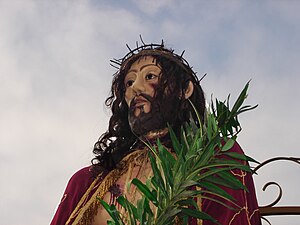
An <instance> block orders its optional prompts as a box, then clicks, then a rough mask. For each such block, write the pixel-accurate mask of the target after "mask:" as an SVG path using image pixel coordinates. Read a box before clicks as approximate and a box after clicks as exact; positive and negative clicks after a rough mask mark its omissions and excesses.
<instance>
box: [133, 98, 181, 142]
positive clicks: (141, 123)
mask: <svg viewBox="0 0 300 225" xmlns="http://www.w3.org/2000/svg"><path fill="white" fill-rule="evenodd" d="M140 96H142V97H143V98H145V99H146V100H147V101H148V102H149V103H150V111H149V112H147V113H145V112H144V109H143V107H144V106H143V105H142V106H138V107H135V98H134V99H133V100H132V101H131V103H130V106H129V111H128V122H129V126H130V128H131V131H132V132H133V133H134V134H135V135H137V136H141V135H144V134H146V133H148V132H149V131H153V130H159V129H163V128H165V127H167V125H168V124H170V125H172V124H173V123H174V121H176V118H175V116H174V114H176V113H177V112H176V110H177V109H178V106H179V99H178V98H175V97H169V96H165V95H164V96H162V98H161V99H154V98H153V97H151V96H149V95H146V94H140ZM136 108H139V109H140V113H139V115H138V116H135V113H134V112H135V110H136Z"/></svg>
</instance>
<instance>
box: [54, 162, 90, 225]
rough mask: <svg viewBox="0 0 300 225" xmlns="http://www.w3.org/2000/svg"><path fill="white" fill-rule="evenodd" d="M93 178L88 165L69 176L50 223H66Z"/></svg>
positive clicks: (57, 224) (63, 224) (55, 224)
mask: <svg viewBox="0 0 300 225" xmlns="http://www.w3.org/2000/svg"><path fill="white" fill-rule="evenodd" d="M93 180H94V179H93V178H92V175H91V172H90V167H85V168H82V169H81V170H79V171H78V172H76V173H75V174H74V175H73V176H72V177H71V179H70V180H69V182H68V185H67V187H66V190H65V192H64V195H63V197H62V199H61V202H60V203H59V205H58V208H57V210H56V212H55V215H54V217H53V219H52V221H51V223H50V225H65V224H66V222H67V221H68V219H69V217H70V215H71V213H72V212H73V210H74V209H75V208H76V206H77V204H78V202H79V201H80V199H81V197H82V196H83V195H84V194H85V192H86V191H87V189H88V188H89V186H90V185H91V184H92V182H93Z"/></svg>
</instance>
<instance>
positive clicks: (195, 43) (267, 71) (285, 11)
mask: <svg viewBox="0 0 300 225" xmlns="http://www.w3.org/2000/svg"><path fill="white" fill-rule="evenodd" d="M298 5H299V4H298V3H294V2H293V4H285V3H281V2H276V3H274V2H273V1H267V2H265V3H259V4H258V3H257V4H250V3H248V2H247V1H239V2H237V1H232V2H231V3H229V4H216V3H207V2H206V1H189V2H188V3H186V1H159V2H153V1H152V2H151V3H148V2H146V1H138V2H137V1H130V2H129V3H128V4H113V3H102V2H98V1H80V2H72V3H70V2H69V1H51V2H44V1H34V0H32V1H30V0H28V1H1V2H0V33H1V36H0V107H1V111H0V124H1V126H0V176H1V178H2V179H3V180H5V185H1V187H0V193H1V203H0V208H1V219H2V222H3V223H5V224H14V225H18V224H25V225H26V223H27V224H31V225H32V224H37V225H38V224H45V223H46V224H47V223H49V220H50V219H51V216H52V214H53V213H54V209H55V207H56V205H57V203H58V201H59V199H60V197H61V195H62V192H63V189H64V187H65V185H66V182H67V180H68V178H69V177H70V176H71V174H72V173H74V172H75V171H76V170H77V169H79V168H80V167H82V166H85V165H88V164H89V163H90V160H91V158H92V157H93V156H92V153H91V152H92V148H93V144H94V142H95V141H96V140H97V138H98V137H99V136H100V134H101V133H102V132H104V131H105V130H106V127H107V123H108V118H109V112H108V111H107V110H106V109H105V107H104V105H103V102H104V100H105V98H106V97H107V96H108V92H109V87H110V84H111V80H112V74H113V73H114V72H115V70H114V69H113V68H111V67H110V66H109V59H111V58H114V57H115V58H120V57H122V56H123V55H124V54H125V53H126V48H125V43H128V44H129V45H130V46H134V45H135V41H136V40H137V39H138V37H139V34H142V35H143V37H144V40H145V41H146V42H160V40H161V39H162V38H164V39H165V41H166V43H167V46H169V47H173V48H174V49H175V50H176V52H181V51H182V50H184V49H185V50H186V53H185V57H186V58H187V60H188V61H189V62H190V64H191V65H192V66H194V69H195V71H197V72H198V74H199V76H202V74H204V73H208V76H207V77H206V78H205V79H204V80H203V81H202V85H203V87H204V89H205V91H206V93H207V97H208V98H209V97H210V93H214V96H215V97H218V98H220V99H225V98H226V97H227V94H228V93H231V94H232V98H233V99H234V98H235V97H236V96H237V95H238V93H239V91H240V90H241V89H242V87H243V85H244V84H245V83H246V82H247V81H248V80H249V79H250V78H252V81H251V86H250V91H249V98H248V99H247V102H248V103H250V104H256V103H258V104H259V108H258V109H256V110H255V111H254V112H249V113H248V114H246V115H243V116H241V122H242V125H243V128H244V131H243V133H242V134H241V136H240V137H239V142H240V144H241V145H242V147H243V148H244V149H245V151H246V153H248V154H249V155H251V156H253V157H254V158H257V159H258V160H260V161H262V160H264V159H267V158H269V157H272V156H276V155H296V154H297V150H296V147H297V140H298V137H297V133H298V127H299V121H298V120H297V118H298V115H299V113H300V108H299V106H298V104H297V99H298V98H299V96H300V93H299V88H298V86H297V85H298V84H299V76H298V74H299V72H300V68H299V64H298V59H299V54H300V53H299V52H300V51H299V50H300V49H299V45H298V40H299V35H300V32H299V19H298V18H299V14H298V12H297V10H296V9H297V6H298ZM291 168H292V169H291ZM275 169H276V170H275ZM294 170H296V167H289V166H287V165H286V164H285V165H283V164H280V166H278V167H275V168H272V169H270V170H268V171H266V172H265V173H266V175H265V176H262V177H260V176H258V178H256V180H257V182H258V183H263V181H262V180H263V178H265V177H267V176H269V175H272V174H273V173H276V174H279V175H280V178H281V179H283V181H284V182H283V183H285V184H288V185H287V189H288V191H287V192H288V193H293V196H294V197H293V196H291V195H290V194H288V195H287V200H285V201H286V202H289V201H291V200H293V199H299V197H300V196H299V197H298V198H296V197H295V196H296V195H297V192H296V190H295V189H294V187H296V186H297V177H296V173H294V172H293V171H294ZM287 173H288V174H290V175H291V176H292V175H293V174H295V175H293V176H294V177H292V179H293V181H294V182H295V183H296V184H293V183H292V181H291V180H290V179H287V176H286V175H284V174H287ZM289 177H290V176H289ZM259 198H260V199H262V200H263V201H265V202H268V200H269V199H271V198H272V197H270V198H269V199H268V198H266V197H264V195H259ZM293 202H294V201H293ZM295 204H297V203H295ZM16 208H18V209H22V210H20V211H21V212H20V213H19V214H18V216H16V217H14V218H12V217H11V215H12V212H15V209H16ZM32 212H35V213H34V215H33V214H32ZM30 215H31V216H30ZM37 215H39V216H37ZM23 218H27V219H26V221H24V219H23ZM279 220H280V219H279ZM285 222H286V221H285ZM273 224H280V222H276V223H275V222H274V223H273ZM289 224H292V222H289Z"/></svg>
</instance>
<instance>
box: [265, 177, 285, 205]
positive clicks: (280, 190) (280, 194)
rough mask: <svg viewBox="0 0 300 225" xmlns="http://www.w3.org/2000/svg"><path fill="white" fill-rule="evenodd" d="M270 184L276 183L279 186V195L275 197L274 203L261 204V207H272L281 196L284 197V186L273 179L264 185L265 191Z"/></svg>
mask: <svg viewBox="0 0 300 225" xmlns="http://www.w3.org/2000/svg"><path fill="white" fill-rule="evenodd" d="M270 185H275V186H277V187H278V188H279V194H278V196H277V198H276V199H275V201H274V202H272V203H271V204H269V205H265V206H261V207H272V206H274V205H276V204H277V203H278V202H279V201H280V199H281V197H282V188H281V187H280V185H279V184H277V183H276V182H274V181H271V182H268V183H266V184H265V185H264V186H263V188H262V190H263V191H265V190H266V189H267V187H269V186H270Z"/></svg>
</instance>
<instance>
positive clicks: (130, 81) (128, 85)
mask: <svg viewBox="0 0 300 225" xmlns="http://www.w3.org/2000/svg"><path fill="white" fill-rule="evenodd" d="M132 85H133V80H128V81H126V84H125V86H126V87H130V86H132Z"/></svg>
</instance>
